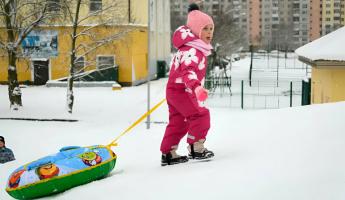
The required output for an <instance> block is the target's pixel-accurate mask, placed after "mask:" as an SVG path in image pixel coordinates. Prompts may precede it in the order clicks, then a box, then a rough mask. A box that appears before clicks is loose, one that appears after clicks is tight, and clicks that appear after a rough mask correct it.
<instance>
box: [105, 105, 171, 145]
mask: <svg viewBox="0 0 345 200" xmlns="http://www.w3.org/2000/svg"><path fill="white" fill-rule="evenodd" d="M164 102H165V99H163V100H161V101H160V102H159V103H158V104H156V105H155V106H154V107H153V108H151V110H149V111H147V112H146V113H145V114H144V115H142V116H141V117H140V118H139V119H138V120H137V121H135V122H134V123H133V124H132V125H131V126H130V127H128V128H127V129H126V130H125V131H123V132H122V133H121V134H120V135H119V136H117V137H116V138H115V139H114V140H113V141H112V142H111V143H110V144H108V145H107V147H109V148H110V147H112V146H118V143H117V142H116V141H117V140H119V139H120V138H121V137H122V136H124V135H125V134H126V133H128V132H129V131H130V130H131V129H132V128H134V127H135V126H136V125H138V124H139V123H140V122H141V121H143V120H144V119H145V118H146V117H147V116H149V115H150V114H151V113H152V112H153V111H155V110H156V109H157V108H158V107H159V106H161V105H162V104H163V103H164Z"/></svg>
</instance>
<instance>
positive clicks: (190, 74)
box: [188, 71, 198, 80]
mask: <svg viewBox="0 0 345 200" xmlns="http://www.w3.org/2000/svg"><path fill="white" fill-rule="evenodd" d="M188 78H189V80H193V79H194V80H198V76H197V75H196V73H195V72H194V71H189V75H188Z"/></svg>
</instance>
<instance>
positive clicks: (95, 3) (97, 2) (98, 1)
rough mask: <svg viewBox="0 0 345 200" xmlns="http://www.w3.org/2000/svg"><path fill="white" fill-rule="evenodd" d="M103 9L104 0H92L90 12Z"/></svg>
mask: <svg viewBox="0 0 345 200" xmlns="http://www.w3.org/2000/svg"><path fill="white" fill-rule="evenodd" d="M99 10H102V0H90V12H96V11H99Z"/></svg>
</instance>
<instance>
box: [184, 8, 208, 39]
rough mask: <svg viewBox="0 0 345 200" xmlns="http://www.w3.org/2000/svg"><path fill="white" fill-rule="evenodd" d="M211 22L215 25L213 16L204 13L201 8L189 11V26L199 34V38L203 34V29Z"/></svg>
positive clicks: (193, 31)
mask: <svg viewBox="0 0 345 200" xmlns="http://www.w3.org/2000/svg"><path fill="white" fill-rule="evenodd" d="M209 24H212V25H213V26H214V23H213V20H212V18H211V17H210V16H208V15H207V14H206V13H203V12H201V11H200V10H192V11H191V12H189V14H188V17H187V26H188V28H190V29H191V30H192V33H194V34H195V35H197V36H198V37H199V38H200V36H201V30H202V29H203V28H204V27H205V26H207V25H209Z"/></svg>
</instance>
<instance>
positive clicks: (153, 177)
mask: <svg viewBox="0 0 345 200" xmlns="http://www.w3.org/2000/svg"><path fill="white" fill-rule="evenodd" d="M166 81H167V80H166V79H160V80H158V81H153V82H152V84H151V88H152V91H151V94H152V100H151V102H152V104H154V103H156V102H159V101H160V100H161V99H162V98H164V95H165V94H164V93H165V88H164V85H165V83H166ZM146 88H147V87H146V85H145V84H144V85H141V86H138V87H130V88H123V89H122V90H121V91H112V90H111V88H75V95H76V97H75V98H76V101H75V109H74V113H73V114H72V115H69V114H67V113H66V109H65V97H66V89H64V88H46V87H44V86H43V87H28V88H23V91H22V92H23V104H24V107H23V108H22V109H21V110H20V111H18V112H11V111H10V110H9V108H8V105H9V103H8V99H7V87H6V86H0V118H10V117H26V118H45V119H46V118H55V119H77V120H79V121H78V122H34V121H14V120H0V135H3V136H4V137H5V138H6V144H7V146H8V147H9V148H11V149H12V150H13V151H14V153H15V156H16V158H17V160H16V161H13V162H10V163H6V164H3V165H0V188H1V190H0V199H1V200H7V199H11V197H10V196H9V195H7V193H6V192H5V186H6V180H7V178H8V176H9V175H10V173H11V172H12V171H13V170H14V169H15V168H17V167H18V166H20V165H23V164H25V163H27V162H30V161H33V160H35V159H38V158H40V157H43V156H46V155H48V154H52V153H55V152H57V151H58V150H59V149H60V148H61V147H63V146H68V145H79V146H89V145H94V144H108V143H109V142H110V141H111V140H112V139H114V138H115V137H116V136H118V135H119V134H120V133H121V132H122V131H123V130H124V129H126V128H127V127H128V126H129V125H131V124H132V123H133V122H134V121H135V120H137V119H138V117H139V116H140V115H142V114H143V113H144V112H145V111H146ZM210 109H211V120H212V122H211V123H212V128H211V130H210V133H209V137H208V140H207V144H206V145H207V147H208V148H209V149H211V150H213V151H214V152H215V154H216V156H215V157H214V159H213V160H212V161H210V162H193V161H191V162H188V163H185V164H180V165H175V166H166V167H161V166H160V156H161V154H160V152H159V146H160V140H161V138H162V136H163V133H164V130H165V126H166V124H165V123H164V122H167V120H168V112H167V106H166V105H165V104H164V105H163V106H162V107H160V108H159V109H158V110H157V111H155V112H154V113H153V115H152V118H151V119H152V121H153V123H152V124H151V129H149V130H147V129H146V124H145V123H141V124H140V125H138V126H137V127H136V128H134V129H133V130H132V131H131V132H130V133H128V134H127V135H125V136H124V137H122V138H121V139H120V141H119V146H118V147H116V148H114V149H113V150H114V151H115V152H116V154H117V155H118V161H117V164H116V166H115V169H114V171H112V172H111V174H110V175H109V177H107V178H105V179H102V180H99V181H95V182H92V183H89V184H86V185H83V186H79V187H75V188H73V189H71V190H68V191H66V192H64V193H61V194H58V195H54V196H52V197H46V198H44V199H64V200H71V199H99V200H103V199H104V200H105V199H121V200H125V199H150V200H152V199H157V200H158V199H165V200H170V199H171V200H176V199H198V200H203V199H205V200H210V199H224V200H228V199H234V200H252V199H255V200H277V199H279V200H292V199H293V200H325V199H327V200H328V199H332V200H343V199H345V190H344V188H345V181H344V180H345V170H344V169H345V160H344V152H345V134H344V130H345V123H344V118H345V102H340V103H333V104H324V105H311V106H305V107H293V108H286V109H276V110H240V109H230V108H219V107H211V108H210ZM179 153H180V154H186V153H187V150H186V144H185V140H183V141H182V142H181V145H180V149H179Z"/></svg>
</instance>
